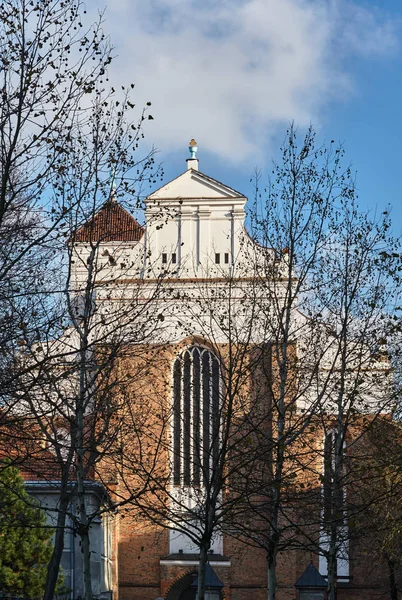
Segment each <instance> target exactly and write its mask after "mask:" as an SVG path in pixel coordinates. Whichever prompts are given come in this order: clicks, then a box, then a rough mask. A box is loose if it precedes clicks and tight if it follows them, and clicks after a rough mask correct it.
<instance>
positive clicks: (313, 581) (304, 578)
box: [295, 563, 327, 589]
mask: <svg viewBox="0 0 402 600" xmlns="http://www.w3.org/2000/svg"><path fill="white" fill-rule="evenodd" d="M295 587H297V588H321V589H322V588H325V587H327V580H326V579H325V578H324V577H323V576H322V575H321V573H320V572H319V571H318V569H316V567H315V566H314V565H313V563H311V564H309V566H308V567H307V569H306V570H305V571H304V573H303V575H301V577H299V579H298V580H297V581H296V583H295Z"/></svg>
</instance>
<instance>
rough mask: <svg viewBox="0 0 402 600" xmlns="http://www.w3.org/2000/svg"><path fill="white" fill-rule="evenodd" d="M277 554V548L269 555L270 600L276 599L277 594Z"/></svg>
mask: <svg viewBox="0 0 402 600" xmlns="http://www.w3.org/2000/svg"><path fill="white" fill-rule="evenodd" d="M276 555H277V550H276V548H275V549H274V551H273V553H272V554H270V555H268V557H267V562H268V600H275V595H276Z"/></svg>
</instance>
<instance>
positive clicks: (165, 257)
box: [162, 252, 167, 265]
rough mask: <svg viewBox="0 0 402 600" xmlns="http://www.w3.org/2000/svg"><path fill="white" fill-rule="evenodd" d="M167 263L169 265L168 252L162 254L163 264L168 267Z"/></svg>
mask: <svg viewBox="0 0 402 600" xmlns="http://www.w3.org/2000/svg"><path fill="white" fill-rule="evenodd" d="M166 263H167V254H166V252H163V253H162V264H163V265H166Z"/></svg>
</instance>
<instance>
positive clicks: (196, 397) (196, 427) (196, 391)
mask: <svg viewBox="0 0 402 600" xmlns="http://www.w3.org/2000/svg"><path fill="white" fill-rule="evenodd" d="M200 374H201V365H200V353H199V351H198V349H197V348H194V350H193V483H194V485H199V484H200V465H201V457H200V441H201V440H200V389H201V379H200Z"/></svg>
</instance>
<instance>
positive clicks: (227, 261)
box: [225, 252, 229, 265]
mask: <svg viewBox="0 0 402 600" xmlns="http://www.w3.org/2000/svg"><path fill="white" fill-rule="evenodd" d="M228 264H229V252H225V265H228Z"/></svg>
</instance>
